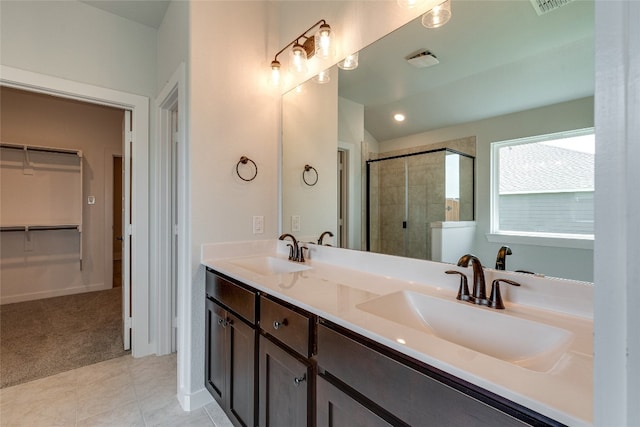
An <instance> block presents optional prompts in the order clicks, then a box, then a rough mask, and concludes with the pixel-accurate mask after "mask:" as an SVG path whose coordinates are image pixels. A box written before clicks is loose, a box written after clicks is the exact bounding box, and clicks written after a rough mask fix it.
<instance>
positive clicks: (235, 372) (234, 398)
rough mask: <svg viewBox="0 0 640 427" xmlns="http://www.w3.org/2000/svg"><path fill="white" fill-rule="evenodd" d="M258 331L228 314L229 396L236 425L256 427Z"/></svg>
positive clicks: (232, 418) (230, 407)
mask: <svg viewBox="0 0 640 427" xmlns="http://www.w3.org/2000/svg"><path fill="white" fill-rule="evenodd" d="M256 333H257V332H256V331H255V330H254V329H253V328H251V327H250V326H248V325H247V324H246V323H243V322H242V321H241V320H240V319H238V318H237V317H236V316H234V315H232V314H228V323H227V334H228V335H227V336H228V340H229V341H228V343H229V355H228V356H229V359H228V360H229V362H230V363H229V366H228V370H229V395H228V402H227V403H228V405H229V411H230V412H231V414H232V416H231V420H232V422H233V424H234V425H239V426H251V427H253V426H255V399H256V395H255V367H256V354H255V350H256Z"/></svg>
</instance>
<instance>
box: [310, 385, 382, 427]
mask: <svg viewBox="0 0 640 427" xmlns="http://www.w3.org/2000/svg"><path fill="white" fill-rule="evenodd" d="M316 387H317V388H316V392H317V396H316V404H317V407H316V411H317V420H318V424H317V427H391V426H392V425H393V424H389V423H388V422H386V421H385V420H384V419H382V418H381V417H379V416H378V415H377V414H375V413H374V412H372V411H371V410H370V409H369V408H367V407H366V406H364V405H362V404H361V403H360V402H358V401H357V400H355V399H353V398H352V397H351V396H349V395H348V394H346V393H344V392H342V391H341V390H340V389H338V388H336V387H335V386H333V385H332V384H331V383H330V382H328V381H327V380H325V379H324V378H322V377H320V376H318V378H317V385H316Z"/></svg>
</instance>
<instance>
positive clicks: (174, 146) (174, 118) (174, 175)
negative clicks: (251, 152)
mask: <svg viewBox="0 0 640 427" xmlns="http://www.w3.org/2000/svg"><path fill="white" fill-rule="evenodd" d="M171 135H172V137H171V229H172V230H171V231H172V233H171V352H172V353H173V352H174V351H176V348H177V339H178V238H179V236H178V221H179V217H178V164H179V162H178V155H179V152H180V150H179V148H178V144H179V133H178V110H177V107H176V109H175V110H172V111H171Z"/></svg>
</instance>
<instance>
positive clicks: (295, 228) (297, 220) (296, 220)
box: [291, 215, 300, 232]
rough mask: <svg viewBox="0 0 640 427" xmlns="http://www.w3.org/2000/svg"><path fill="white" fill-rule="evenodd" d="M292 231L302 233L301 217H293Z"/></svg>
mask: <svg viewBox="0 0 640 427" xmlns="http://www.w3.org/2000/svg"><path fill="white" fill-rule="evenodd" d="M291 231H292V232H293V231H300V215H292V216H291Z"/></svg>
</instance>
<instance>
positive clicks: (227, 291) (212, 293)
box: [206, 268, 256, 325]
mask: <svg viewBox="0 0 640 427" xmlns="http://www.w3.org/2000/svg"><path fill="white" fill-rule="evenodd" d="M206 288H207V297H208V298H212V299H215V300H217V301H219V302H220V303H222V304H223V305H225V306H226V307H227V308H229V309H230V310H231V311H233V312H235V313H236V314H237V315H238V316H240V317H242V318H243V319H244V320H246V321H247V322H249V323H251V324H252V325H255V323H256V293H255V292H252V291H250V290H248V289H246V288H244V287H242V286H240V285H238V284H237V283H233V282H231V281H230V280H227V279H226V278H224V277H221V276H220V275H218V274H216V273H215V272H214V271H213V270H211V269H209V268H207V272H206Z"/></svg>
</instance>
